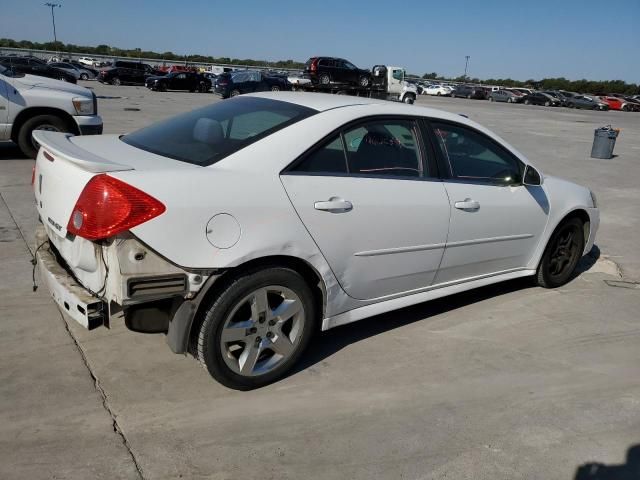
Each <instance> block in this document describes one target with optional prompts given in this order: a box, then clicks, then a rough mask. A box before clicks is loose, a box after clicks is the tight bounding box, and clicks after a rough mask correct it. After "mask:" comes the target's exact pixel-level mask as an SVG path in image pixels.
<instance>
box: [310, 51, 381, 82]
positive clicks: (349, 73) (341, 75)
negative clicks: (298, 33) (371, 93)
mask: <svg viewBox="0 0 640 480" xmlns="http://www.w3.org/2000/svg"><path fill="white" fill-rule="evenodd" d="M304 72H305V74H307V75H308V76H309V78H311V81H312V82H314V83H320V84H322V85H328V84H330V83H347V84H350V85H359V86H361V87H367V86H369V85H370V84H371V72H370V71H369V70H364V69H362V68H358V67H356V66H355V65H354V64H353V63H351V62H349V61H347V60H345V59H343V58H334V57H311V58H310V59H309V60H307V63H305V68H304Z"/></svg>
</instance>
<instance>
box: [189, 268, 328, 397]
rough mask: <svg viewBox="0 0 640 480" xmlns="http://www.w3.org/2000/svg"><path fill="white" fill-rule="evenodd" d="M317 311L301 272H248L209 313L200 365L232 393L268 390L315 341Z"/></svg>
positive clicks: (201, 335)
mask: <svg viewBox="0 0 640 480" xmlns="http://www.w3.org/2000/svg"><path fill="white" fill-rule="evenodd" d="M285 302H286V307H284V308H283V306H284V305H285ZM315 307H316V306H315V301H314V297H313V293H312V291H311V289H310V288H309V286H308V285H307V283H306V282H305V280H304V278H302V276H300V274H299V273H297V272H296V271H294V270H291V269H289V268H285V267H278V266H274V267H271V268H265V269H261V270H250V271H246V272H244V273H242V274H240V276H238V277H237V278H235V279H233V280H232V281H231V282H230V283H229V284H228V285H227V286H226V287H225V288H224V289H223V291H222V292H221V293H220V294H219V295H217V296H216V298H215V300H214V301H213V302H212V303H211V305H210V306H209V307H208V308H207V310H206V312H205V313H204V319H203V321H202V324H201V325H200V328H199V331H198V332H197V335H198V338H197V355H198V359H199V360H200V362H201V363H202V364H203V365H204V367H205V368H206V369H207V371H208V372H209V374H210V375H211V376H212V377H213V378H214V379H216V380H217V381H218V382H220V383H222V384H223V385H225V386H227V387H229V388H233V389H237V390H251V389H254V388H259V387H262V386H265V385H268V384H269V383H272V382H274V381H276V380H278V379H280V378H282V377H283V376H284V375H285V374H286V373H287V372H288V371H289V370H290V369H291V368H292V367H293V366H294V365H295V363H296V361H297V360H298V358H299V357H300V355H301V354H302V352H303V351H304V350H305V349H306V347H307V345H308V344H309V342H310V341H311V337H312V336H313V333H314V331H315V329H316V323H317V314H316V308H315ZM277 312H280V313H277ZM292 312H295V313H292ZM247 318H249V320H247ZM245 324H246V325H245Z"/></svg>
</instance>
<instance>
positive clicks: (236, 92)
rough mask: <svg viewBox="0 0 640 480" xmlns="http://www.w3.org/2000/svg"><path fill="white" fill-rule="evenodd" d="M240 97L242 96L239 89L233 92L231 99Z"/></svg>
mask: <svg viewBox="0 0 640 480" xmlns="http://www.w3.org/2000/svg"><path fill="white" fill-rule="evenodd" d="M238 95H240V90H238V89H237V88H236V89H234V90H231V95H230V96H231V97H237V96H238Z"/></svg>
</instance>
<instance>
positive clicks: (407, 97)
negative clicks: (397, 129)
mask: <svg viewBox="0 0 640 480" xmlns="http://www.w3.org/2000/svg"><path fill="white" fill-rule="evenodd" d="M415 100H416V99H415V98H413V96H412V95H405V97H404V100H403V102H404V103H408V104H409V105H413V102H415Z"/></svg>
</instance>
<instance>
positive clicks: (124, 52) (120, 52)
mask: <svg viewBox="0 0 640 480" xmlns="http://www.w3.org/2000/svg"><path fill="white" fill-rule="evenodd" d="M2 47H5V48H28V49H32V50H51V51H55V52H60V53H83V54H86V55H108V56H113V57H128V58H152V59H158V60H166V61H169V62H184V63H187V64H197V63H222V64H230V65H249V66H267V67H271V68H294V69H302V68H304V63H301V62H297V61H295V60H278V61H276V62H270V61H267V60H253V59H249V58H230V57H213V56H211V55H179V54H177V53H173V52H154V51H151V50H142V49H140V48H129V49H125V48H117V47H111V46H109V45H98V46H96V47H91V46H86V45H75V44H73V43H63V42H43V43H40V42H32V41H30V40H12V39H10V38H0V48H2Z"/></svg>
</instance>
